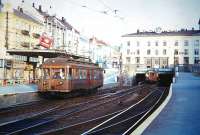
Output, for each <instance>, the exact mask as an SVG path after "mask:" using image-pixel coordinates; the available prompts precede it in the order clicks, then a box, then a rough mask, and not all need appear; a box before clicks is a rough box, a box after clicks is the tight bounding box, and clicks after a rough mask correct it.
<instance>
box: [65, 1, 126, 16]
mask: <svg viewBox="0 0 200 135" xmlns="http://www.w3.org/2000/svg"><path fill="white" fill-rule="evenodd" d="M98 1H99V2H100V3H102V5H103V6H104V8H106V9H107V10H96V9H94V8H91V7H89V6H87V5H86V4H79V3H77V2H74V1H71V0H66V2H68V3H70V4H72V5H75V6H77V7H81V8H86V9H88V10H90V11H92V12H97V13H100V14H104V15H108V16H112V17H115V18H119V19H120V20H123V19H124V17H122V16H119V15H117V12H119V10H117V9H112V8H111V7H109V6H107V5H106V4H105V3H104V1H102V0H98ZM109 12H114V14H111V13H109Z"/></svg>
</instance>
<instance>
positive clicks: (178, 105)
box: [142, 73, 200, 135]
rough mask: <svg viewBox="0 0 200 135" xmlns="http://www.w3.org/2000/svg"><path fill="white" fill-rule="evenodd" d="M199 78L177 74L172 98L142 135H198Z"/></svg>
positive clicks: (199, 113) (199, 130) (187, 74)
mask: <svg viewBox="0 0 200 135" xmlns="http://www.w3.org/2000/svg"><path fill="white" fill-rule="evenodd" d="M199 134H200V77H198V76H194V75H193V74H192V73H179V76H178V78H177V81H176V83H175V84H174V85H173V90H172V97H171V99H170V101H169V103H168V104H167V105H166V107H165V108H164V109H163V110H162V112H161V113H160V114H159V115H158V116H157V117H156V118H155V120H154V121H153V122H152V123H151V124H150V125H149V126H148V127H147V128H146V130H145V131H144V132H143V134H142V135H199Z"/></svg>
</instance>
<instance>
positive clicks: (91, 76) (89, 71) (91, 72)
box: [89, 70, 92, 80]
mask: <svg viewBox="0 0 200 135" xmlns="http://www.w3.org/2000/svg"><path fill="white" fill-rule="evenodd" d="M89 73H90V80H92V70H90V71H89Z"/></svg>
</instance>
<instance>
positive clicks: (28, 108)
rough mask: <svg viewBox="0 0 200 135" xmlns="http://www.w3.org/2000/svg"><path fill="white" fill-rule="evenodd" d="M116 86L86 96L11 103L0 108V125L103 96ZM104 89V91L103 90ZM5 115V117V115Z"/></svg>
mask: <svg viewBox="0 0 200 135" xmlns="http://www.w3.org/2000/svg"><path fill="white" fill-rule="evenodd" d="M117 89H118V88H117V87H114V88H109V89H102V90H100V91H98V93H95V94H90V95H88V96H83V97H74V98H69V99H62V100H58V99H57V100H56V99H51V100H45V99H42V100H38V101H33V102H29V103H24V104H18V105H13V106H10V107H8V108H2V109H0V125H2V124H6V123H9V122H11V121H12V122H14V121H19V120H21V119H24V118H27V116H28V117H33V116H35V115H38V114H42V113H45V112H48V110H54V109H56V108H59V107H61V106H69V104H77V103H81V102H87V101H89V100H92V99H93V98H94V99H95V98H98V97H100V96H103V95H104V94H109V93H113V92H115V91H117ZM104 90H105V91H104ZM5 116H6V117H5Z"/></svg>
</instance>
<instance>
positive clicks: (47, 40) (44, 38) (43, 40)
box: [40, 33, 53, 48]
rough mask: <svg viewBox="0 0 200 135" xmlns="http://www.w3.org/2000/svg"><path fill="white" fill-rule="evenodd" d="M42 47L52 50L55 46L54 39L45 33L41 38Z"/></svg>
mask: <svg viewBox="0 0 200 135" xmlns="http://www.w3.org/2000/svg"><path fill="white" fill-rule="evenodd" d="M40 45H41V46H43V47H44V48H50V47H51V46H52V45H53V39H52V38H50V37H48V36H47V35H46V34H45V33H44V34H42V35H41V36H40Z"/></svg>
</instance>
